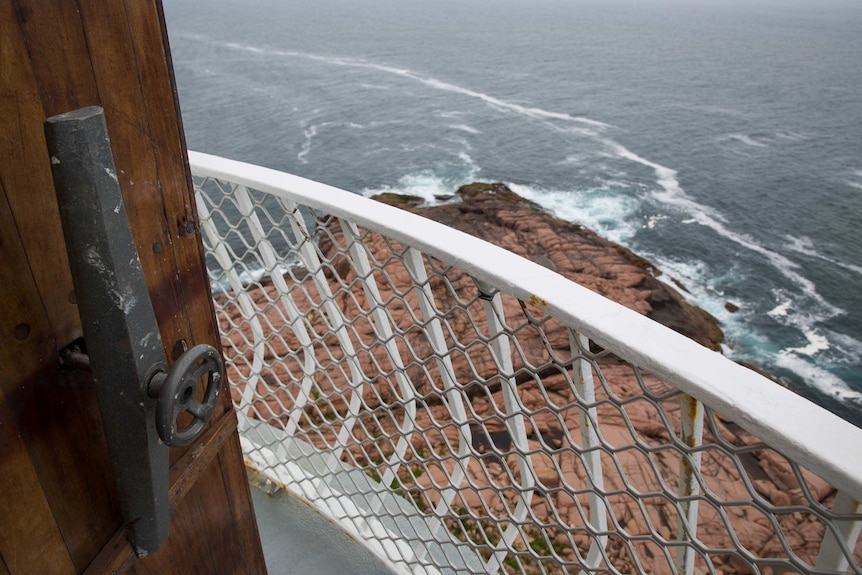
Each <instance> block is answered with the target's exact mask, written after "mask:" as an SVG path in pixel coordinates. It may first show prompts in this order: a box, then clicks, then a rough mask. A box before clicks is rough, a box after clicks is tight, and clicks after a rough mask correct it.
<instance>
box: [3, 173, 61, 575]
mask: <svg viewBox="0 0 862 575" xmlns="http://www.w3.org/2000/svg"><path fill="white" fill-rule="evenodd" d="M0 261H2V262H3V265H0V309H3V310H4V311H3V313H0V518H2V520H0V555H2V556H3V561H4V562H5V563H6V566H7V568H8V570H9V571H10V572H11V573H13V574H14V575H17V574H19V573H21V574H23V573H75V572H76V571H75V566H74V564H73V563H72V558H71V557H70V555H69V553H68V551H67V550H66V545H65V542H64V541H63V538H62V535H61V533H60V530H59V529H58V527H57V525H56V524H55V523H54V519H53V514H52V511H51V508H50V506H49V504H48V501H47V499H46V497H45V494H44V493H43V491H42V489H41V488H40V476H39V475H38V473H37V469H36V468H35V467H34V466H33V464H32V462H31V461H30V454H29V450H28V447H29V446H28V445H27V444H26V443H25V438H24V437H22V434H21V433H20V431H19V427H18V421H19V419H20V416H19V414H18V413H16V412H14V411H13V410H12V408H11V407H10V405H9V401H8V397H9V395H13V396H15V395H20V394H21V392H22V390H25V389H26V387H25V383H26V382H27V381H28V379H29V378H31V377H33V374H36V373H38V369H37V367H36V366H38V363H39V360H40V359H42V356H43V355H44V354H45V349H46V348H48V347H51V345H52V344H51V341H50V339H48V338H46V329H47V326H48V324H47V318H46V317H45V315H44V309H43V308H42V305H41V301H40V300H39V298H38V294H37V291H36V284H35V280H34V279H33V276H32V274H31V273H30V267H29V263H28V261H27V258H26V254H25V251H24V247H23V245H21V242H20V241H19V238H18V234H17V228H16V226H15V222H14V220H13V219H12V212H11V209H10V207H9V203H8V202H7V200H6V190H5V188H3V187H2V186H0ZM22 326H26V329H24V328H23V327H22Z"/></svg>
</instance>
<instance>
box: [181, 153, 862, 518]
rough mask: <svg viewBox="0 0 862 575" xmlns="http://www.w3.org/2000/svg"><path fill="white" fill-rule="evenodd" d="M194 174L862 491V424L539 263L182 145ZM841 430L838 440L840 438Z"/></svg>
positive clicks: (857, 495) (854, 492)
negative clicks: (407, 270)
mask: <svg viewBox="0 0 862 575" xmlns="http://www.w3.org/2000/svg"><path fill="white" fill-rule="evenodd" d="M189 160H190V163H191V165H192V168H193V170H194V172H195V174H197V175H201V176H206V177H213V178H219V179H224V180H230V181H233V182H237V183H240V184H242V185H245V186H248V187H251V188H255V189H258V190H261V191H263V192H267V193H270V194H273V195H275V196H277V197H279V198H283V199H287V200H291V201H295V202H298V203H301V204H303V205H307V206H310V207H312V208H314V209H318V210H321V211H325V212H327V213H329V214H332V215H334V216H336V217H340V218H345V219H348V220H350V221H352V222H355V223H356V224H358V225H360V226H363V227H367V228H369V229H372V230H374V231H378V232H381V233H383V234H385V235H386V236H388V237H391V238H393V239H395V240H397V241H399V242H402V243H403V244H404V245H409V246H411V247H413V248H416V249H418V250H420V251H421V252H424V253H426V254H428V255H430V256H433V257H435V258H438V259H442V260H445V261H447V262H449V263H451V264H454V265H457V266H458V267H460V268H461V269H463V270H464V271H466V272H467V273H469V274H470V275H472V276H473V277H474V278H476V279H478V280H480V281H482V282H485V283H488V284H491V285H495V286H498V287H500V288H501V289H505V291H507V292H508V293H511V294H512V295H514V296H516V297H518V298H519V299H522V300H523V301H527V302H530V303H531V304H533V305H536V306H537V307H540V308H542V309H544V310H546V311H547V312H548V313H550V314H551V315H553V316H554V317H556V318H558V319H559V320H561V321H563V322H564V323H566V324H568V325H569V326H571V327H573V328H575V329H576V330H577V331H578V332H580V333H583V334H584V335H586V336H587V337H589V338H590V339H592V340H594V341H595V342H597V343H598V344H599V345H601V346H603V347H605V348H608V349H613V350H614V353H615V354H616V355H618V356H619V357H621V358H623V359H624V360H626V361H628V362H630V363H632V364H635V365H638V366H640V367H641V368H643V369H645V370H647V371H649V372H651V373H653V374H655V375H656V376H658V377H660V378H661V379H663V380H664V381H666V382H667V383H669V384H671V385H673V386H675V387H676V388H678V389H680V390H681V391H683V392H684V393H686V394H688V395H690V396H692V397H693V398H695V399H697V400H699V401H701V402H703V403H704V404H705V405H707V406H709V407H710V408H712V409H714V410H715V411H717V412H719V413H722V414H724V415H726V416H730V417H732V419H733V420H734V421H735V422H736V424H737V425H739V426H740V427H742V428H743V429H745V430H746V431H748V432H750V433H752V434H754V435H756V436H758V437H759V438H761V439H762V440H763V441H764V442H766V443H767V444H769V445H770V446H772V447H773V448H774V449H776V450H778V451H780V452H783V453H786V454H787V455H788V456H790V457H792V459H793V460H794V461H796V462H797V463H799V464H801V465H804V466H805V467H807V468H809V469H811V470H812V471H814V472H816V473H817V474H818V475H820V476H821V477H822V478H823V479H825V480H826V481H828V482H830V483H831V484H832V485H833V486H835V487H837V488H838V489H840V490H841V491H842V492H844V493H845V494H847V496H849V497H851V498H853V499H855V500H856V501H860V500H862V429H859V428H857V427H855V426H853V425H851V424H850V423H848V422H846V421H844V420H842V419H840V418H838V417H837V416H835V415H833V414H832V413H830V412H828V411H826V410H825V409H822V408H820V407H818V406H816V405H814V404H812V403H811V402H809V401H808V400H806V399H804V398H802V397H800V396H798V395H796V394H794V393H793V392H791V391H789V390H787V389H784V388H782V387H781V386H779V385H776V384H775V383H774V382H772V381H770V380H769V379H767V378H765V377H763V376H761V375H759V374H757V373H755V372H753V371H751V370H749V369H747V368H745V367H742V366H740V365H737V364H736V363H734V362H732V361H730V360H728V359H727V358H726V357H724V356H722V355H721V354H719V353H716V352H713V351H711V350H708V349H706V348H704V347H703V346H701V345H699V344H697V343H695V342H693V341H692V340H690V339H688V338H686V337H684V336H682V335H680V334H678V333H676V332H674V331H673V330H670V329H668V328H666V327H664V326H662V325H660V324H657V323H655V322H653V321H651V320H649V319H647V318H646V317H644V316H642V315H640V314H638V313H636V312H633V311H631V310H629V309H627V308H625V307H623V306H621V305H619V304H616V303H614V302H612V301H610V300H607V299H605V298H603V297H601V296H599V295H598V294H595V293H593V292H591V291H589V290H588V289H586V288H583V287H580V286H577V285H574V284H572V282H570V281H569V280H567V279H566V278H564V277H563V276H560V275H559V274H556V273H554V272H552V271H550V270H548V269H547V268H545V267H542V266H540V265H538V264H535V263H533V262H530V261H528V260H525V259H523V258H521V257H519V256H516V255H515V254H512V253H511V252H508V251H506V250H503V249H501V248H498V247H496V246H493V245H491V244H489V243H487V242H485V241H483V240H479V239H477V238H474V237H472V236H469V235H467V234H464V233H462V232H459V231H457V230H453V229H451V228H449V227H446V226H443V225H442V224H438V223H436V222H433V221H431V220H428V219H425V218H422V217H420V216H416V215H414V214H410V213H407V212H405V211H403V210H399V209H397V208H394V207H391V206H387V205H385V204H381V203H378V202H370V201H368V200H367V199H366V198H363V197H361V196H357V195H355V194H351V193H349V192H345V191H344V190H340V189H338V188H334V187H332V186H328V185H326V184H321V183H319V182H314V181H311V180H307V179H304V178H300V177H298V176H294V175H290V174H286V173H283V172H279V171H276V170H271V169H269V168H264V167H260V166H253V165H250V164H246V163H242V162H237V161H234V160H228V159H225V158H220V157H216V156H210V155H207V154H201V153H198V152H189ZM839 438H840V440H839Z"/></svg>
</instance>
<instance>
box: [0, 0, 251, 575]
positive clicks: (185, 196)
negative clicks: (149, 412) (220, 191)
mask: <svg viewBox="0 0 862 575" xmlns="http://www.w3.org/2000/svg"><path fill="white" fill-rule="evenodd" d="M91 105H98V106H102V107H103V108H104V110H105V116H106V118H107V123H108V131H109V133H110V137H111V141H112V146H113V153H114V159H115V162H116V167H117V175H118V176H119V180H120V185H121V189H122V193H123V197H124V201H125V204H126V209H127V212H128V216H129V220H130V223H131V227H132V233H133V236H134V239H135V244H136V246H137V249H138V253H139V255H140V259H141V265H142V268H143V271H144V276H145V280H146V283H147V287H148V290H149V293H150V297H151V300H152V302H153V307H154V309H155V313H156V317H157V319H158V321H159V329H160V331H161V336H162V341H163V342H164V345H165V351H166V355H167V357H168V358H169V361H171V360H172V359H176V357H178V355H179V354H180V353H181V352H182V351H183V350H184V349H186V348H188V347H191V346H193V345H195V344H198V343H209V344H211V345H214V346H216V347H218V336H217V327H216V324H215V321H214V315H213V310H212V303H211V300H210V294H209V284H208V281H207V277H206V271H205V268H204V259H203V256H202V249H201V242H200V235H199V232H198V228H197V221H196V214H195V209H194V195H193V192H192V187H191V180H190V175H189V169H188V164H187V160H186V154H185V141H184V136H183V133H182V126H181V122H180V115H179V107H178V104H177V100H176V93H175V87H174V82H173V76H172V69H171V63H170V54H169V49H168V43H167V37H166V34H165V25H164V18H163V13H162V8H161V4H160V3H159V2H158V0H125V1H124V0H0V575H3V574H6V573H10V574H12V575H22V574H43V573H44V574H53V573H58V574H65V573H135V574H140V575H143V574H163V573H182V574H187V573H207V574H209V573H219V574H221V573H255V574H256V573H264V572H265V567H264V563H263V558H262V552H261V548H260V542H259V539H258V534H257V527H256V523H255V519H254V511H253V508H252V505H251V498H250V493H249V488H248V483H247V481H246V476H245V468H244V465H243V461H242V453H241V451H240V446H239V439H238V437H237V433H236V417H235V415H234V413H233V410H232V408H231V405H230V397H229V393H222V396H221V400H220V405H219V407H218V409H217V410H216V413H215V415H214V416H213V419H212V421H211V422H210V424H209V426H208V427H207V429H206V431H205V432H204V434H203V435H202V437H201V438H200V439H199V440H198V441H197V442H196V443H194V444H192V445H191V446H190V447H188V448H185V449H172V450H171V469H170V485H171V487H170V506H171V525H170V530H171V531H170V532H171V534H170V538H169V539H168V541H167V543H165V545H164V546H163V547H162V548H161V549H159V550H158V551H157V552H155V553H153V554H151V555H150V556H148V557H146V558H142V559H138V558H136V557H135V555H134V553H133V551H132V548H131V546H130V544H129V543H128V541H127V540H126V537H125V529H124V526H123V521H122V518H121V515H120V511H119V505H118V502H117V496H116V487H115V485H114V478H113V476H112V473H111V467H110V462H109V460H108V453H107V448H106V445H105V437H104V433H103V431H102V426H101V419H100V414H99V409H98V405H97V403H96V399H95V393H94V388H93V382H92V378H91V376H90V374H89V373H88V372H86V371H82V370H68V369H60V367H59V364H58V352H59V350H60V349H62V348H64V347H65V346H67V345H68V344H70V343H72V342H73V341H75V340H76V339H77V338H80V337H81V335H82V332H81V325H80V319H79V317H78V311H77V306H76V295H75V293H74V289H73V286H72V279H71V276H70V272H69V264H68V261H67V256H66V250H65V246H64V242H63V233H62V228H61V225H60V218H59V213H58V208H57V202H56V197H55V194H54V188H53V182H52V177H51V169H50V163H49V159H48V155H47V150H46V144H45V137H44V133H43V123H44V121H45V118H46V117H49V116H53V115H56V114H60V113H64V112H68V111H71V110H74V109H77V108H81V107H84V106H91Z"/></svg>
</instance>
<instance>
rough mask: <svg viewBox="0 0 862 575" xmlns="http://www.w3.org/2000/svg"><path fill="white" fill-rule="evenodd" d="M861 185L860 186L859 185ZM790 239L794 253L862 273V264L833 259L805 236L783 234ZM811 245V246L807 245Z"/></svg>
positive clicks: (858, 273)
mask: <svg viewBox="0 0 862 575" xmlns="http://www.w3.org/2000/svg"><path fill="white" fill-rule="evenodd" d="M860 187H862V186H860ZM785 237H786V238H787V239H788V240H789V241H790V249H791V250H793V251H794V252H796V253H799V254H802V255H804V256H808V257H810V258H814V259H818V260H822V261H824V262H827V263H830V264H832V265H834V266H837V267H839V268H842V269H844V270H846V271H848V272H853V273H855V274H857V275H862V266H857V265H855V264H849V263H847V262H842V261H841V260H838V259H835V258H833V257H830V256H825V255H823V254H821V253H819V252H817V251H816V250H814V249H813V247H814V246H813V244H812V243H811V241H810V239H808V238H805V239H806V240H808V241H807V242H806V241H802V240H800V239H798V238H794V237H793V236H785ZM808 246H811V247H808Z"/></svg>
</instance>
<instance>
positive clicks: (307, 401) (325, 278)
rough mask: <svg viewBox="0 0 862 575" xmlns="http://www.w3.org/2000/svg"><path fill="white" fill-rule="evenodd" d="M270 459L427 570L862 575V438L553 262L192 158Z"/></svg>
mask: <svg viewBox="0 0 862 575" xmlns="http://www.w3.org/2000/svg"><path fill="white" fill-rule="evenodd" d="M189 158H190V163H191V166H192V172H193V174H194V177H195V186H196V190H197V203H198V210H199V213H200V220H201V229H202V232H203V235H204V243H205V245H206V248H207V250H208V260H209V262H208V267H209V269H210V273H211V280H212V282H213V285H214V286H216V288H217V289H216V295H215V297H214V299H215V304H216V313H217V316H218V320H219V325H220V328H221V330H222V336H223V347H224V350H225V354H226V357H227V360H228V364H229V372H230V381H231V385H232V392H233V398H234V401H235V404H236V408H237V413H238V416H239V419H240V430H241V439H242V442H243V446H244V449H245V453H246V457H247V459H248V462H249V464H250V465H251V466H253V467H255V468H256V469H257V470H258V471H260V472H261V473H263V474H265V475H266V476H267V477H269V478H270V479H271V480H272V481H274V482H276V483H279V484H281V485H283V486H284V487H285V488H287V489H290V490H292V491H294V492H295V493H297V494H299V495H301V496H303V497H305V498H306V499H308V500H309V501H311V502H312V503H314V504H315V505H316V506H317V507H318V508H319V509H320V510H321V511H322V512H324V513H326V514H327V515H329V516H330V517H332V518H333V519H335V520H336V521H338V522H339V524H340V525H341V526H342V527H343V528H344V529H345V530H347V531H348V532H350V533H352V534H353V535H354V536H355V537H357V538H358V539H360V540H361V541H363V542H364V543H365V544H366V545H367V546H368V547H369V548H370V549H372V550H373V551H374V552H376V553H377V554H378V555H379V556H380V557H381V558H384V559H385V560H386V561H387V562H388V563H389V564H390V565H391V566H392V567H393V568H394V569H396V570H397V571H400V572H407V573H422V572H428V573H437V572H443V573H496V572H507V573H545V572H549V573H568V572H584V573H590V572H597V571H601V572H612V573H629V572H651V573H686V574H691V573H737V572H739V573H742V572H746V573H747V572H751V573H767V572H771V573H785V572H799V573H815V572H816V573H819V572H836V571H837V572H847V571H850V572H853V573H862V568H860V558H862V544H860V542H859V531H860V526H862V509H860V505H859V503H858V502H859V501H860V500H862V430H860V429H857V428H856V427H854V426H852V425H850V424H848V423H846V422H844V421H843V420H841V419H839V418H837V417H835V416H834V415H832V414H830V413H828V412H826V411H825V410H823V409H821V408H819V407H817V406H814V405H813V404H811V403H809V402H808V401H806V400H804V399H802V398H800V397H798V396H796V395H795V394H793V393H792V392H790V391H788V390H786V389H784V388H782V387H780V386H779V385H777V384H775V383H773V382H772V381H769V380H768V379H766V378H764V377H762V376H760V375H758V374H756V373H754V372H752V371H750V370H748V369H746V368H743V367H741V366H739V365H737V364H735V363H733V362H732V361H729V360H728V359H726V358H725V357H723V356H722V355H720V354H718V353H716V352H713V351H710V350H707V349H706V348H703V347H701V346H700V345H698V344H696V343H694V342H692V341H691V340H689V339H687V338H685V337H683V336H681V335H679V334H677V333H675V332H673V331H671V330H670V329H667V328H665V327H664V326H661V325H659V324H657V323H654V322H652V321H651V320H649V319H647V318H645V317H643V316H641V315H639V314H638V313H636V312H633V311H630V310H628V309H625V308H623V307H621V306H619V305H617V304H615V303H613V302H611V301H609V300H606V299H604V298H602V297H601V296H599V295H597V294H594V293H593V292H590V291H589V290H586V289H584V288H582V287H580V286H578V285H576V284H574V283H572V282H570V281H569V280H567V279H566V278H564V277H562V276H560V275H558V274H556V273H554V272H551V271H549V270H548V269H545V268H544V267H541V266H539V265H537V264H535V263H533V262H530V261H527V260H525V259H523V258H520V257H518V256H516V255H514V254H512V253H510V252H507V251H505V250H502V249H499V248H497V247H495V246H492V245H490V244H488V243H486V242H484V241H481V240H478V239H476V238H473V237H470V236H468V235H465V234H463V233H461V232H458V231H455V230H453V229H451V228H448V227H446V226H443V225H440V224H437V223H435V222H432V221H429V220H427V219H424V218H421V217H418V216H416V215H413V214H410V213H407V212H404V211H401V210H399V209H397V208H394V207H390V206H387V205H384V204H381V203H378V202H375V201H373V200H369V199H366V198H362V197H360V196H357V195H354V194H350V193H348V192H344V191H342V190H338V189H335V188H332V187H329V186H326V185H323V184H320V183H317V182H312V181H308V180H305V179H302V178H299V177H296V176H291V175H288V174H285V173H281V172H277V171H273V170H269V169H265V168H261V167H257V166H251V165H248V164H243V163H239V162H235V161H231V160H226V159H223V158H218V157H213V156H208V155H204V154H199V153H190V154H189Z"/></svg>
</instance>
